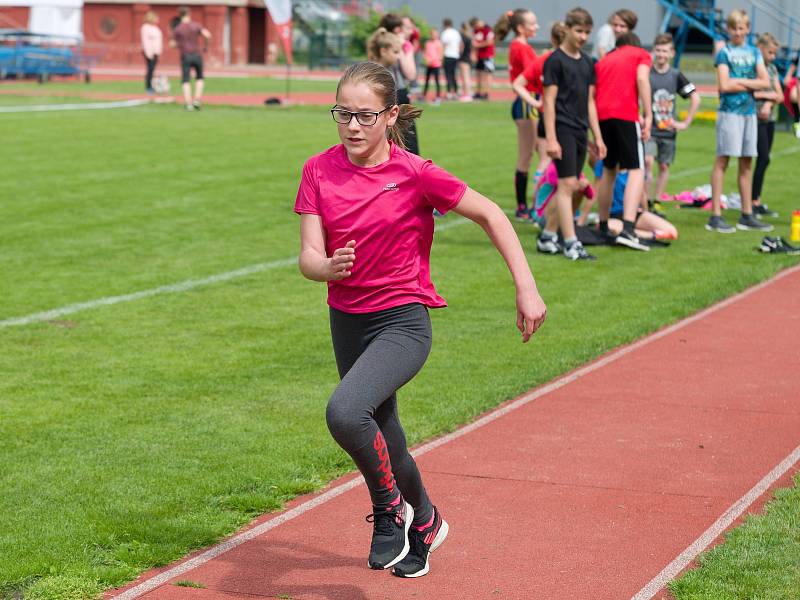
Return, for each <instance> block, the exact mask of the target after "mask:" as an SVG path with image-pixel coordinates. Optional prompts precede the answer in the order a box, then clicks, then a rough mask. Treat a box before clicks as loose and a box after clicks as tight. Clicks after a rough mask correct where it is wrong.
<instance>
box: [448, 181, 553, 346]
mask: <svg viewBox="0 0 800 600" xmlns="http://www.w3.org/2000/svg"><path fill="white" fill-rule="evenodd" d="M453 211H454V212H456V213H457V214H459V215H461V216H463V217H466V218H467V219H469V220H470V221H474V222H475V223H477V224H478V225H480V226H481V227H482V228H483V230H484V231H485V232H486V234H487V235H488V236H489V239H491V240H492V243H493V244H494V245H495V247H496V248H497V249H498V250H499V252H500V254H501V255H502V256H503V259H504V260H505V261H506V264H507V265H508V270H509V271H511V276H512V277H513V278H514V286H515V287H516V288H517V329H519V330H520V332H521V333H522V341H523V342H527V341H528V340H529V339H530V337H531V336H532V335H533V334H534V333H535V332H536V330H537V329H539V327H541V326H542V323H544V319H545V317H546V316H547V307H546V306H545V305H544V301H543V300H542V298H541V296H539V291H538V290H537V289H536V281H534V279H533V274H532V273H531V269H530V267H529V266H528V260H527V259H526V258H525V252H524V251H523V250H522V245H521V244H520V242H519V238H518V237H517V233H516V232H515V231H514V227H513V226H512V225H511V222H510V221H509V220H508V217H506V215H505V213H504V212H503V211H502V210H500V207H499V206H497V204H495V203H494V202H492V201H491V200H489V199H488V198H486V197H485V196H483V195H482V194H479V193H478V192H476V191H475V190H473V189H472V188H469V187H468V188H467V190H466V191H465V192H464V196H463V197H462V198H461V201H460V202H459V203H458V204H457V205H456V206H455V208H454V209H453Z"/></svg>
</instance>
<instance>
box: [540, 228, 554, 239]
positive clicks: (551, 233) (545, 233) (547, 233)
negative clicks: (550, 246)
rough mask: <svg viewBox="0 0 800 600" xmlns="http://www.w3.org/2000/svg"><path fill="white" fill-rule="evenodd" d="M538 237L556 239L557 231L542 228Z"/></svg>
mask: <svg viewBox="0 0 800 600" xmlns="http://www.w3.org/2000/svg"><path fill="white" fill-rule="evenodd" d="M539 237H540V238H543V239H545V240H557V239H558V232H557V231H547V229H543V230H542V233H540V234H539Z"/></svg>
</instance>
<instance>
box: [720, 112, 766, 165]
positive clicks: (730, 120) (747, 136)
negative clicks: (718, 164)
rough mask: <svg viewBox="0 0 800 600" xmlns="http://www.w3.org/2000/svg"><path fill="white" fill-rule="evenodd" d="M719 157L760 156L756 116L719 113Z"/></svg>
mask: <svg viewBox="0 0 800 600" xmlns="http://www.w3.org/2000/svg"><path fill="white" fill-rule="evenodd" d="M717 156H733V157H736V158H740V157H743V156H758V118H757V117H756V115H737V114H734V113H729V112H718V113H717Z"/></svg>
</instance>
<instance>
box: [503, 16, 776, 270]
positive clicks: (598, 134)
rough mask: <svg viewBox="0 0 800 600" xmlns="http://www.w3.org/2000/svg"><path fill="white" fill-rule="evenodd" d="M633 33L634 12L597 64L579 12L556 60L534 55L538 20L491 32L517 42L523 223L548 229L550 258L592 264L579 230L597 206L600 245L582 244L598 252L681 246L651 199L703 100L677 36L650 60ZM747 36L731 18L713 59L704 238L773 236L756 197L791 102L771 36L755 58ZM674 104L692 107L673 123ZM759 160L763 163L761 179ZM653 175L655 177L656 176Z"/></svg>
mask: <svg viewBox="0 0 800 600" xmlns="http://www.w3.org/2000/svg"><path fill="white" fill-rule="evenodd" d="M636 24H637V17H636V14H635V13H633V12H632V11H630V10H628V9H620V10H618V11H616V12H615V13H613V14H612V15H611V17H610V18H609V21H608V23H607V24H606V25H605V26H604V27H605V28H606V29H607V30H608V32H607V35H608V36H610V37H612V38H613V39H614V42H613V48H610V47H609V46H608V45H605V46H604V45H603V44H604V42H603V39H598V44H597V45H598V47H597V48H596V50H597V56H598V57H599V58H598V59H594V60H593V59H592V58H590V57H589V56H588V55H587V54H586V53H585V52H584V51H583V47H584V45H585V44H586V42H587V41H588V39H589V37H590V36H591V33H592V27H593V20H592V16H591V15H590V14H589V13H588V12H587V11H586V10H584V9H582V8H575V9H573V10H571V11H569V12H568V13H567V15H566V17H565V19H564V21H563V22H561V23H556V24H555V25H553V27H552V28H551V31H550V34H551V35H550V37H551V43H552V49H551V50H548V51H546V52H544V53H542V54H540V55H538V56H537V55H536V53H535V52H534V51H533V49H532V48H531V46H530V44H529V40H530V39H531V38H532V37H533V36H534V35H535V33H536V30H537V28H538V24H537V22H536V16H535V15H534V14H533V12H532V11H530V10H525V9H518V10H515V11H509V12H508V13H505V14H503V15H501V17H500V19H499V20H498V22H497V25H496V26H495V34H496V37H498V38H500V39H502V38H504V37H505V36H506V35H507V33H509V32H513V34H514V39H513V40H512V42H511V45H510V48H509V71H510V77H511V84H512V88H513V90H514V92H515V93H516V98H515V100H514V103H513V105H512V109H511V113H512V118H513V119H514V122H515V124H516V126H517V139H518V160H517V165H516V169H515V173H514V188H515V192H516V200H517V207H516V216H517V218H519V219H521V220H527V219H532V220H535V221H537V222H538V223H539V224H540V225H541V228H542V231H541V233H540V235H539V238H538V241H537V249H538V250H539V251H540V252H542V253H545V254H563V255H564V256H565V257H567V258H569V259H571V260H595V257H594V256H593V255H591V254H589V252H587V250H586V249H585V247H584V244H583V243H582V242H581V239H580V236H579V233H580V231H579V230H576V226H575V225H576V213H577V223H578V224H579V225H583V224H584V223H585V222H586V215H587V212H588V209H589V208H591V206H592V205H593V204H594V202H595V201H596V203H597V205H598V219H599V224H598V229H599V235H598V234H597V233H595V232H591V234H590V233H587V234H586V237H588V238H590V240H591V242H592V243H600V244H602V243H611V244H616V245H621V246H625V247H628V248H631V249H635V250H640V251H648V250H649V249H650V248H651V247H652V245H654V244H658V243H660V242H663V240H665V239H676V238H677V235H678V232H677V230H676V228H675V227H674V226H673V225H672V224H671V223H670V222H669V221H668V220H667V219H666V218H665V217H664V215H662V214H660V213H658V212H657V211H655V210H653V209H652V204H653V202H652V200H650V201H649V202H648V197H649V198H655V199H660V198H662V196H663V195H664V192H665V189H666V184H667V180H668V176H669V168H670V165H671V164H672V163H673V162H674V160H675V151H676V138H677V133H678V132H679V131H682V130H685V129H686V128H687V127H688V126H689V124H690V123H691V122H692V119H693V118H694V116H695V114H696V112H697V109H698V108H699V105H700V97H699V95H698V93H697V90H696V89H695V87H694V85H693V84H692V83H691V82H690V81H689V80H688V79H687V78H686V76H685V75H683V73H681V72H680V71H678V70H677V69H675V68H673V67H672V66H671V62H672V59H673V57H674V54H675V49H674V45H673V41H672V37H671V36H670V35H669V34H668V33H664V34H660V35H658V36H657V37H656V39H655V41H654V44H653V51H652V54H651V53H649V52H647V51H645V50H644V49H643V48H642V44H641V41H640V40H639V38H638V36H637V35H636V34H635V33H634V32H633V29H634V28H635V27H636ZM749 26H750V24H749V19H748V16H747V14H746V13H745V12H743V11H740V10H734V11H732V12H731V14H730V16H729V17H728V20H727V29H728V35H729V41H728V43H726V44H725V45H724V46H722V47H721V48H720V49H719V50H718V52H717V54H716V58H715V65H716V68H717V80H718V88H719V94H720V107H719V112H718V117H717V135H716V137H717V148H716V160H715V161H714V165H713V169H712V175H711V188H712V214H711V217H710V219H709V221H708V223H707V225H706V228H707V229H708V230H710V231H717V232H721V233H732V232H735V231H736V230H737V229H740V230H756V231H770V230H771V229H772V226H771V225H770V224H768V223H765V222H763V221H762V220H761V219H760V218H759V217H762V216H773V215H774V213H772V212H771V211H770V210H769V209H768V207H767V206H766V205H765V204H763V203H762V202H761V198H760V196H761V189H762V186H763V181H764V173H765V172H766V168H767V166H768V164H769V152H770V149H771V146H772V139H773V136H774V129H775V115H776V107H777V105H778V104H779V103H780V102H781V101H782V100H783V92H782V90H781V85H780V80H779V78H778V75H777V71H776V69H775V67H774V65H773V64H772V62H773V61H774V59H775V54H776V52H777V50H778V44H777V41H776V40H775V38H774V37H773V36H772V35H769V34H764V35H762V36H761V37H760V38H759V41H758V48H755V47H753V46H750V45H748V44H747V41H746V40H747V36H748V34H749ZM599 37H601V38H604V36H599ZM606 44H607V42H606ZM677 96H680V97H682V98H685V99H688V100H689V101H690V105H689V109H688V111H687V115H686V117H685V118H684V119H678V116H677V110H676V98H677ZM589 133H591V140H590V139H589ZM534 150H537V151H538V155H539V159H538V163H537V166H536V171H535V174H534V186H535V194H534V196H535V202H534V206H533V207H532V208H529V206H528V200H527V198H528V179H529V175H528V174H529V168H530V165H531V160H532V158H533V152H534ZM730 157H736V158H737V159H738V162H739V178H738V182H739V193H740V196H741V202H742V212H741V216H740V218H739V220H738V221H737V223H736V227H732V226H730V225H728V224H727V223H726V222H725V221H724V220H723V218H722V216H721V203H720V196H721V190H722V179H723V175H724V172H725V169H726V168H727V166H728V162H729V158H730ZM753 157H758V160H757V163H756V170H755V176H753V174H752V159H753ZM587 158H588V162H589V163H590V165H591V166H592V168H593V169H594V171H595V175H596V178H595V182H594V184H593V185H592V184H590V183H589V181H588V180H587V179H586V178H585V177H584V176H583V167H584V163H585V162H586V161H587ZM655 164H657V165H658V174H657V177H653V170H654V165H655ZM648 179H649V180H650V186H649V190H648V189H646V188H647V187H648V186H647V185H646V184H647V180H648ZM648 192H649V193H648ZM584 199H585V200H586V203H585V204H584V206H582V207H581V204H583V200H584ZM559 232H560V236H559Z"/></svg>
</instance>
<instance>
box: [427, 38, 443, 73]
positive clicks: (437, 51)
mask: <svg viewBox="0 0 800 600" xmlns="http://www.w3.org/2000/svg"><path fill="white" fill-rule="evenodd" d="M443 57H444V46H442V42H440V41H439V40H428V41H427V42H425V64H426V65H427V66H429V67H431V68H432V69H435V68H438V67H441V66H442V58H443Z"/></svg>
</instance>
